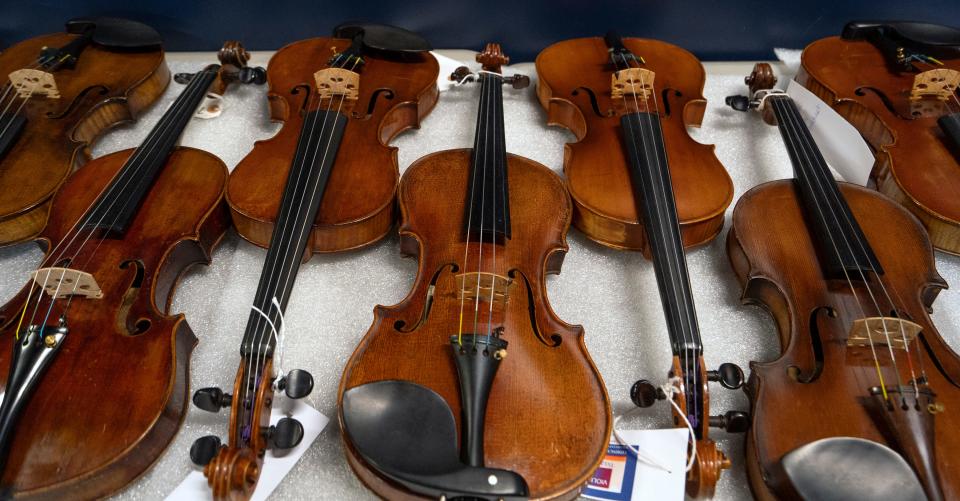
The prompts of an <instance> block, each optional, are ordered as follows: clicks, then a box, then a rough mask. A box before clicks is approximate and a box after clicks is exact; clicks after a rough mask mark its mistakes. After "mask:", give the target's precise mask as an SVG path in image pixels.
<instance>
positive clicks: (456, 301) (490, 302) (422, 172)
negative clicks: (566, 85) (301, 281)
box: [339, 44, 611, 500]
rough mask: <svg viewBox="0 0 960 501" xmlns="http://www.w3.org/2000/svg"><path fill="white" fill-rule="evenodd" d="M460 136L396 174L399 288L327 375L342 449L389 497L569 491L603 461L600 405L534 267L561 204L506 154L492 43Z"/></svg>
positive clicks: (579, 343) (563, 200) (500, 61)
mask: <svg viewBox="0 0 960 501" xmlns="http://www.w3.org/2000/svg"><path fill="white" fill-rule="evenodd" d="M477 61H478V62H480V63H481V64H482V66H483V70H482V71H480V72H479V75H470V74H468V72H467V71H466V70H458V72H457V73H456V78H457V79H458V80H461V81H464V80H466V79H469V78H475V79H477V80H479V82H480V95H481V97H480V104H479V112H478V118H477V129H476V131H477V132H476V141H475V143H474V147H473V148H472V149H461V150H448V151H442V152H438V153H433V154H431V155H428V156H426V157H424V158H421V159H420V160H418V161H416V162H414V164H413V165H411V166H410V168H409V169H408V170H407V171H406V172H405V173H404V175H403V177H402V179H401V181H400V189H399V197H398V199H399V205H400V214H401V223H400V235H401V241H402V243H401V249H402V250H403V251H404V252H405V253H407V254H410V255H413V256H417V259H418V262H419V271H418V273H417V278H416V280H415V282H414V285H413V289H412V290H411V291H410V294H409V295H408V296H407V297H406V299H404V300H403V301H402V302H401V303H400V304H398V305H396V306H392V307H383V306H378V307H376V308H375V310H374V321H373V325H372V326H371V327H370V330H369V331H367V333H366V335H365V336H364V338H363V340H362V341H361V342H360V344H359V346H358V347H357V348H356V350H355V351H354V353H353V355H352V356H351V357H350V359H349V361H348V362H347V365H346V368H345V369H344V372H343V377H342V379H341V381H340V398H339V403H340V406H339V408H340V414H339V417H340V423H341V425H342V426H341V428H342V431H343V434H342V436H343V439H344V443H345V444H346V453H347V460H348V462H349V463H350V466H351V467H352V468H353V470H354V472H355V473H356V474H357V476H358V477H359V478H360V480H361V481H362V482H363V483H364V484H365V485H366V486H367V487H368V488H370V489H371V490H372V491H374V492H375V493H376V494H377V495H379V496H381V497H384V498H387V499H421V498H433V499H437V498H444V497H445V498H446V499H452V498H456V497H461V496H463V497H469V498H474V499H489V500H495V499H516V498H527V497H529V498H537V499H547V498H572V497H574V496H576V494H577V493H578V492H579V491H580V490H581V488H582V487H583V486H584V484H585V482H586V481H587V480H588V479H589V478H590V476H591V475H592V474H593V472H594V470H595V469H596V468H597V466H598V465H599V463H600V460H601V459H602V457H603V455H604V452H605V450H606V447H607V442H608V440H609V436H610V429H611V413H610V404H609V401H608V398H607V394H606V390H605V389H604V386H603V382H602V380H601V378H600V374H599V373H598V372H597V369H596V367H595V366H594V364H593V362H592V361H591V359H590V356H589V354H588V353H587V350H586V347H585V346H584V342H583V329H582V328H581V327H579V326H572V325H569V324H566V323H564V322H563V321H561V320H560V319H558V318H557V317H556V315H555V314H554V313H553V311H552V310H551V309H550V306H549V304H548V302H547V297H546V288H545V282H544V279H545V277H544V274H545V273H557V272H559V270H560V264H561V261H562V259H563V256H564V253H565V251H566V250H567V245H566V242H565V234H566V231H567V228H568V227H569V224H570V217H571V206H570V201H569V198H568V196H567V193H566V190H565V189H564V187H563V182H562V181H561V179H560V178H559V176H557V175H556V174H554V173H553V172H552V171H551V170H550V169H548V168H546V167H544V166H542V165H540V164H538V163H535V162H533V161H531V160H527V159H525V158H522V157H518V156H515V155H510V154H508V153H507V152H506V147H505V141H504V120H503V102H502V98H503V90H502V87H503V85H504V84H512V85H513V86H515V87H523V86H524V85H526V84H529V79H526V78H525V77H523V76H512V77H506V76H504V75H502V73H501V72H500V68H501V66H502V65H504V64H507V62H508V61H509V60H508V59H507V57H506V56H504V54H503V52H502V51H501V49H500V46H499V45H497V44H488V45H487V46H486V48H485V49H484V51H483V52H482V53H480V54H479V55H478V56H477Z"/></svg>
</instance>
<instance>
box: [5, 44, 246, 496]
mask: <svg viewBox="0 0 960 501" xmlns="http://www.w3.org/2000/svg"><path fill="white" fill-rule="evenodd" d="M246 58H247V55H246V52H245V51H244V50H243V48H242V47H241V46H240V45H239V44H238V43H236V42H228V43H227V44H226V45H225V46H224V48H223V49H222V50H221V51H220V61H221V64H220V65H217V64H212V65H209V66H207V67H206V68H204V69H203V70H202V71H200V72H199V73H197V74H195V75H193V76H192V78H191V79H190V82H189V84H188V85H187V86H186V87H185V88H184V90H183V91H182V92H181V94H180V95H179V96H178V97H177V99H176V101H174V103H173V105H171V106H170V108H169V109H168V110H167V111H166V113H165V114H164V115H163V117H162V118H161V119H160V121H159V122H157V124H156V125H155V126H154V128H153V129H152V130H151V131H150V133H149V135H148V136H147V138H146V139H145V140H144V142H143V143H142V144H141V145H140V146H139V147H138V148H136V149H130V150H124V151H119V152H116V153H112V154H109V155H106V156H103V157H100V158H97V159H94V160H91V161H90V162H88V163H87V165H86V166H85V167H84V168H83V169H80V170H78V171H77V172H76V173H74V174H73V175H72V176H71V177H70V178H69V179H68V180H67V182H66V183H64V185H63V187H62V188H61V189H60V190H59V191H58V192H57V194H56V195H54V197H53V200H52V208H51V217H50V220H49V223H48V224H47V226H46V228H45V229H44V230H43V231H42V232H41V234H40V236H39V241H40V243H41V244H42V245H43V247H44V248H45V249H47V252H46V254H45V256H44V258H43V260H42V262H41V263H40V266H39V267H38V268H37V270H35V271H34V272H32V273H31V274H30V277H29V281H28V284H27V285H26V286H25V287H24V288H23V289H22V290H21V291H20V293H19V294H18V295H17V296H16V297H15V298H14V299H12V300H11V301H10V302H8V303H7V304H5V305H4V306H3V307H0V339H3V344H2V345H0V374H2V375H3V376H4V378H3V380H2V390H3V398H2V400H0V470H2V476H0V483H2V488H3V489H4V492H5V493H6V495H9V496H15V497H71V498H95V497H104V496H107V495H109V494H111V493H113V492H115V491H117V490H118V489H120V488H122V487H123V486H125V485H127V484H128V483H130V482H132V481H133V480H134V479H136V478H137V477H139V476H140V475H142V474H143V473H144V471H146V469H147V468H149V467H150V465H151V464H153V463H154V462H155V461H156V460H157V458H158V457H159V455H160V454H161V453H162V452H163V450H164V448H165V447H166V446H167V445H168V444H169V443H170V441H171V440H172V439H173V436H174V435H175V434H176V432H177V429H178V428H179V425H180V422H181V421H182V418H183V416H184V413H185V412H186V410H187V409H186V402H187V396H188V394H187V386H188V383H189V378H188V363H189V357H190V353H191V351H192V349H193V346H194V345H195V344H196V341H197V340H196V337H195V336H194V334H193V332H192V331H191V330H190V327H189V325H187V323H186V321H185V320H184V317H183V315H182V314H181V315H171V314H169V313H168V312H167V310H168V308H169V305H170V301H171V297H172V294H173V291H174V289H175V288H176V284H177V282H178V279H179V276H180V274H181V273H182V272H183V271H184V270H185V269H186V268H187V267H189V266H191V265H193V264H197V263H208V262H209V261H210V256H211V251H212V248H213V247H214V246H215V245H216V244H217V242H218V241H219V240H220V238H221V237H222V236H223V234H224V232H225V231H226V230H227V228H228V226H229V219H228V215H227V212H226V208H225V205H224V203H223V202H224V187H225V186H226V181H227V168H226V166H225V165H224V163H223V162H222V161H220V159H218V158H217V157H215V156H214V155H212V154H210V153H206V152H204V151H201V150H196V149H192V148H178V147H176V146H175V145H176V142H177V140H178V139H179V137H180V135H181V133H182V131H183V129H184V128H185V127H186V126H187V124H188V123H189V121H190V118H191V116H192V115H193V113H194V111H195V110H196V109H197V107H198V106H199V105H200V103H201V101H202V100H203V98H204V96H205V95H206V94H207V91H208V90H210V91H213V92H216V93H219V94H222V93H223V92H224V90H225V89H226V86H227V85H228V84H230V83H232V82H236V81H242V80H243V78H244V76H245V75H246V74H247V73H249V72H245V71H244V69H245V64H246ZM184 193H190V196H189V197H184V196H183V194H184Z"/></svg>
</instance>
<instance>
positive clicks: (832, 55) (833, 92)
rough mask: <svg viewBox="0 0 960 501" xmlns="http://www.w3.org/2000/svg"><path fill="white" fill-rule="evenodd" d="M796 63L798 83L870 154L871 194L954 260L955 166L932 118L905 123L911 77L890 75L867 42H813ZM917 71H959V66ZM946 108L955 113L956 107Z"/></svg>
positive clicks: (957, 235) (958, 246)
mask: <svg viewBox="0 0 960 501" xmlns="http://www.w3.org/2000/svg"><path fill="white" fill-rule="evenodd" d="M801 63H802V65H801V69H800V72H799V73H798V74H797V77H796V79H797V81H798V82H800V83H802V84H803V85H805V86H806V87H807V88H809V89H810V90H811V91H813V92H814V93H815V94H816V95H817V96H819V97H820V99H823V100H824V101H826V102H827V103H829V104H830V105H831V106H832V107H833V108H834V109H835V110H836V111H837V112H838V113H840V115H842V116H843V117H844V118H846V119H847V120H848V121H850V123H851V124H853V126H854V127H856V128H857V129H858V130H859V131H860V133H861V134H862V135H863V137H864V139H866V141H867V142H868V143H869V144H870V146H871V147H873V150H874V154H875V156H876V163H875V164H874V168H873V172H872V174H871V175H872V178H873V179H874V181H876V184H877V189H878V190H880V191H881V192H882V193H884V194H885V195H887V196H889V197H891V198H893V199H894V200H896V201H897V202H899V203H900V204H902V205H903V206H904V207H906V208H907V209H909V210H910V212H912V213H913V214H914V215H915V216H917V217H918V218H920V221H921V222H923V225H924V226H925V227H926V228H927V231H928V232H929V233H930V240H931V241H932V242H933V245H934V246H935V247H937V248H938V249H940V250H944V251H947V252H950V253H953V254H960V196H957V194H958V193H960V162H958V158H957V156H956V153H954V152H953V151H951V149H950V147H949V146H948V144H947V142H946V141H947V139H946V138H945V137H944V135H943V133H942V132H941V130H940V128H939V127H938V126H937V118H938V117H937V116H930V117H913V116H911V113H910V105H909V101H908V96H909V95H910V90H911V89H912V88H913V83H914V75H915V73H896V72H894V71H893V70H891V69H890V67H889V66H888V65H887V63H886V61H885V59H884V57H883V55H882V53H881V52H880V51H879V50H878V49H877V48H876V47H874V46H873V45H872V44H871V43H870V42H867V41H853V40H843V39H841V38H840V37H829V38H824V39H823V40H818V41H816V42H813V43H812V44H810V45H809V46H807V48H806V49H804V51H803V56H802V58H801ZM918 64H920V63H918ZM920 66H921V68H920V69H921V70H929V69H936V68H949V69H952V70H960V60H958V59H953V60H946V61H944V66H932V65H931V66H926V65H923V64H920ZM878 93H880V94H883V95H884V96H886V98H887V99H888V100H889V101H890V104H891V105H892V106H893V108H894V110H895V111H894V110H891V109H890V108H889V107H888V106H887V105H886V104H885V103H884V102H883V99H882V98H881V97H880V96H879V95H878ZM954 99H956V98H955V97H954ZM947 105H948V106H950V107H951V108H952V109H955V108H956V105H957V102H956V101H955V100H954V101H952V102H949V103H947ZM904 117H908V118H904Z"/></svg>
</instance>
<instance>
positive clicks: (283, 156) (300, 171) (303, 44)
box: [190, 24, 439, 499]
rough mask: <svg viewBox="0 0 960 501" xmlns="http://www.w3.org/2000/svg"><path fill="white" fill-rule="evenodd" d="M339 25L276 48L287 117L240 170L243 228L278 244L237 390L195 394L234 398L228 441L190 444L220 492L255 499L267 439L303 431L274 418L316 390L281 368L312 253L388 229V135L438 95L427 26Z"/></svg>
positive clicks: (271, 251) (282, 439) (276, 99)
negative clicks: (302, 272) (423, 34)
mask: <svg viewBox="0 0 960 501" xmlns="http://www.w3.org/2000/svg"><path fill="white" fill-rule="evenodd" d="M336 33H337V34H338V35H340V36H339V37H337V38H314V39H310V40H304V41H300V42H295V43H293V44H290V45H287V46H286V47H284V48H282V49H280V50H279V51H278V52H277V53H276V54H275V55H274V56H273V58H271V60H270V65H269V67H268V69H267V72H266V75H265V76H266V78H267V79H268V80H269V83H270V94H269V96H270V102H271V110H272V112H273V117H274V119H275V120H279V121H282V122H284V126H283V128H282V129H281V130H280V132H278V133H277V135H276V136H275V137H273V138H271V139H269V140H266V141H260V142H258V143H257V144H256V145H255V146H254V148H253V151H251V152H250V153H249V154H248V155H247V156H246V157H245V158H244V159H243V160H242V161H241V162H240V164H239V165H237V168H236V169H235V170H234V171H233V173H232V174H231V175H230V182H229V186H228V188H227V199H228V203H229V205H230V209H231V215H232V216H233V220H234V222H235V223H236V226H237V231H238V232H239V233H240V235H241V236H243V237H244V238H247V239H248V240H250V241H252V242H253V243H255V244H258V245H268V244H269V247H268V250H267V257H266V260H265V261H264V267H263V272H262V273H261V275H260V283H259V285H258V287H257V292H256V295H255V296H254V300H253V305H252V307H251V310H250V317H249V319H248V321H247V326H246V330H245V331H244V336H243V341H242V343H241V346H240V363H239V367H238V370H237V376H236V382H235V384H234V387H233V391H232V393H224V392H223V391H222V390H221V389H219V388H202V389H200V390H198V391H197V392H196V393H195V394H194V396H193V402H194V404H196V405H197V407H199V408H201V409H203V410H206V411H210V412H218V411H219V410H220V409H221V408H223V407H230V425H229V443H228V444H227V445H222V444H221V441H220V439H219V438H218V437H216V436H206V437H201V438H199V439H198V440H197V441H196V442H194V445H193V447H192V448H191V450H190V456H191V459H193V461H194V462H195V463H197V464H199V465H203V466H204V474H205V475H206V477H207V481H208V483H209V485H210V488H211V489H212V491H213V497H214V498H215V499H247V498H249V497H250V496H251V495H252V494H253V492H254V490H255V489H256V486H257V481H258V479H259V478H260V471H261V468H262V465H263V461H264V458H265V455H266V452H267V450H268V449H272V450H275V451H283V450H286V449H290V448H292V447H295V446H296V445H298V444H299V443H300V441H301V439H302V438H303V426H302V425H301V424H300V423H299V422H298V421H297V420H296V419H294V418H292V417H289V416H288V417H284V418H281V419H280V420H279V421H278V422H277V423H276V424H275V425H273V426H270V414H271V406H272V404H273V400H274V398H277V397H276V395H277V392H280V391H282V392H283V393H284V394H285V395H286V396H287V397H288V398H302V397H305V396H307V395H308V394H309V393H310V392H311V390H312V389H313V377H312V376H311V375H310V374H309V373H308V372H306V371H303V370H300V369H295V370H293V371H290V372H289V373H287V374H282V373H280V372H279V371H280V365H281V362H282V360H281V357H280V356H277V353H276V352H277V351H279V350H278V349H277V347H278V343H279V342H280V340H282V337H283V330H284V328H285V327H286V326H285V325H284V324H283V312H284V311H285V309H286V307H287V303H288V302H289V300H290V293H291V291H292V290H293V286H294V283H295V281H296V276H297V271H298V270H299V268H300V264H301V263H302V262H303V261H304V260H305V258H308V257H309V256H311V255H312V253H314V252H333V251H339V250H346V249H352V248H355V247H359V246H363V245H367V244H370V243H372V242H374V241H376V240H378V239H380V238H381V237H382V236H384V235H385V234H386V233H387V232H388V231H389V229H390V228H391V227H392V225H393V222H394V213H395V209H394V205H395V202H394V200H395V194H396V183H397V179H398V177H399V174H398V167H397V157H396V148H393V147H389V146H386V145H387V143H388V142H389V141H390V139H391V138H393V137H394V136H395V135H397V134H399V133H400V132H401V131H403V130H405V129H408V128H410V127H416V126H418V124H419V123H420V119H421V118H422V117H423V116H425V115H426V114H427V113H428V112H429V111H430V110H431V109H432V108H433V105H434V104H435V103H436V99H437V95H438V90H437V83H436V82H437V73H438V71H439V65H438V64H437V61H436V59H434V57H433V56H432V55H430V53H429V52H428V51H429V50H430V46H429V44H427V42H426V41H424V40H423V39H422V38H420V36H419V35H416V34H415V33H411V32H409V31H406V30H401V29H399V28H394V27H391V26H383V25H373V24H365V25H343V26H340V27H338V28H337V30H336ZM280 355H282V353H280Z"/></svg>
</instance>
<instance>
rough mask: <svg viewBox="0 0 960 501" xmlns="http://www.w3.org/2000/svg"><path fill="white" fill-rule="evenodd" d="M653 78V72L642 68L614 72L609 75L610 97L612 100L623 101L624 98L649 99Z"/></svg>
mask: <svg viewBox="0 0 960 501" xmlns="http://www.w3.org/2000/svg"><path fill="white" fill-rule="evenodd" d="M655 76H656V74H655V73H654V72H652V71H650V70H647V69H644V68H629V69H625V70H620V71H615V72H613V74H612V75H610V96H611V97H612V98H613V99H623V98H624V96H627V97H629V96H636V97H637V98H638V99H644V100H646V99H649V98H650V96H651V94H652V93H653V79H654V77H655Z"/></svg>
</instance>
